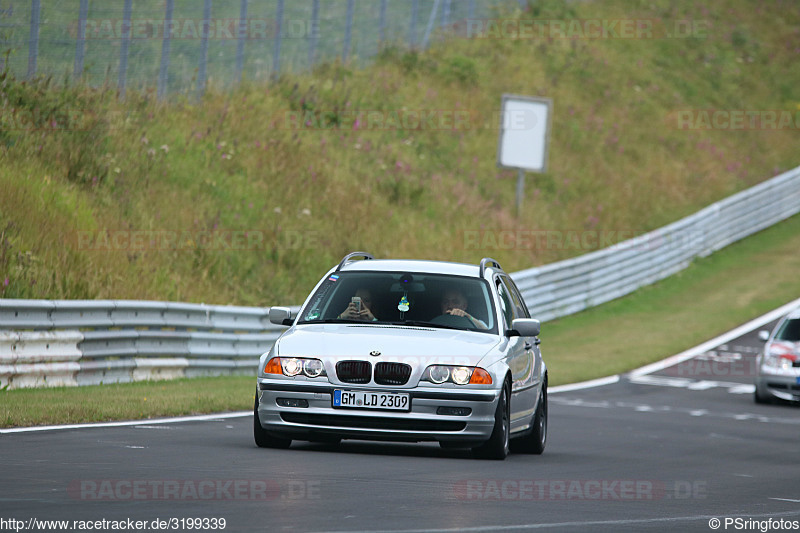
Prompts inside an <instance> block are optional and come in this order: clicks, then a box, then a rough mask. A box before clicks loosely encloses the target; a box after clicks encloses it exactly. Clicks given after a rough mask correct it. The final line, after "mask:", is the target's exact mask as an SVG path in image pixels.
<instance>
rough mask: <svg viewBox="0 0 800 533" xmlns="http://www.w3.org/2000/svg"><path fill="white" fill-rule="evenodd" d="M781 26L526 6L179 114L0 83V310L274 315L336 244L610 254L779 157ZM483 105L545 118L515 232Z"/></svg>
mask: <svg viewBox="0 0 800 533" xmlns="http://www.w3.org/2000/svg"><path fill="white" fill-rule="evenodd" d="M526 21H528V22H526ZM534 22H536V23H538V24H539V25H538V26H537V25H536V24H534ZM492 24H494V25H492ZM542 24H543V25H544V28H545V33H544V34H541V35H538V34H536V33H534V34H533V35H522V36H520V35H515V34H514V33H515V32H514V29H515V28H516V29H517V30H520V29H522V28H529V27H532V28H541V27H542ZM629 24H633V25H634V26H635V27H637V28H640V29H643V30H644V31H643V32H640V33H639V34H637V33H636V32H635V31H634V33H633V35H632V36H628V35H627V33H626V30H625V29H624V28H625V26H626V25H629ZM465 25H466V27H465ZM598 27H599V28H601V30H600V31H601V34H599V37H598V36H597V35H595V34H593V33H592V32H594V31H595V29H596V28H598ZM602 28H606V29H607V30H608V29H609V28H611V31H610V33H608V34H606V35H603V34H602ZM648 28H650V33H649V34H648V33H647V31H646V30H647V29H648ZM798 28H800V4H798V3H795V2H791V1H780V0H769V1H764V2H759V3H753V2H750V1H748V0H725V1H720V2H713V3H710V4H705V5H702V4H697V3H695V2H692V1H690V0H670V1H666V0H652V1H647V2H644V1H637V2H631V1H623V0H608V1H603V2H564V1H555V0H537V1H536V2H535V3H533V5H532V7H531V8H529V9H528V10H525V11H519V10H518V11H514V12H509V13H499V14H498V15H497V19H496V20H494V21H490V22H485V23H483V24H482V25H481V27H480V29H476V27H475V26H473V27H469V23H462V24H457V25H455V26H454V28H453V30H452V34H451V35H450V37H449V38H447V39H438V40H437V41H436V42H435V44H434V45H433V46H432V47H431V48H430V49H429V50H427V51H424V52H422V51H414V50H411V51H409V50H405V49H402V48H400V47H395V46H391V45H388V46H386V48H385V49H384V50H383V51H382V52H381V53H380V54H379V55H378V56H377V57H376V59H375V61H374V63H373V64H372V65H371V66H369V67H367V68H364V69H358V68H355V67H353V66H351V65H347V64H340V63H330V64H325V65H322V66H319V67H317V68H316V69H315V70H314V71H313V72H309V73H300V74H293V75H285V76H283V77H281V78H280V79H278V80H276V81H274V82H272V83H269V84H261V83H244V84H243V85H242V86H241V87H239V88H238V89H236V90H234V91H222V90H215V89H214V88H213V87H212V88H211V90H209V92H208V93H207V95H206V96H205V97H204V98H203V99H202V100H201V101H196V100H194V99H193V98H192V97H188V96H187V97H181V96H178V97H175V98H173V99H172V100H171V101H169V102H168V103H159V102H157V100H156V98H155V94H154V93H152V92H148V93H140V94H137V93H135V92H133V91H129V92H128V94H127V96H126V98H125V99H124V100H121V101H120V100H119V99H118V98H117V94H116V92H115V91H114V90H112V89H109V88H105V87H99V88H88V87H84V86H66V87H65V86H63V85H62V84H60V83H56V81H57V80H53V79H48V78H44V79H38V80H33V81H30V82H22V81H19V80H15V79H14V78H13V77H12V76H11V75H10V74H9V73H4V74H0V297H3V298H55V299H60V298H120V299H128V298H131V299H154V300H181V301H192V302H205V303H215V304H228V303H230V304H240V305H274V304H296V303H299V302H300V301H302V299H303V298H304V297H305V295H306V294H307V292H308V291H309V290H310V288H311V287H312V286H313V284H314V283H315V282H316V281H317V280H318V278H319V276H320V275H321V274H322V273H323V272H324V270H325V269H327V268H328V267H329V266H330V265H332V264H333V263H334V262H336V261H338V260H339V259H340V258H341V257H342V256H343V255H344V254H345V253H347V252H348V251H352V250H367V251H370V252H372V253H373V254H375V255H376V256H379V257H404V258H436V259H444V260H455V261H467V262H477V261H479V260H480V258H481V257H483V256H486V255H489V256H492V257H495V258H496V259H498V260H499V261H500V262H501V264H503V266H504V268H505V269H506V270H507V271H514V270H518V269H522V268H526V267H529V266H533V265H539V264H544V263H548V262H552V261H555V260H558V259H563V258H566V257H569V256H574V255H578V254H581V253H585V252H588V251H590V250H591V249H592V246H593V244H592V243H591V242H590V243H588V244H580V245H575V244H574V242H575V241H570V240H568V239H566V238H561V239H559V238H556V239H552V240H549V241H545V242H539V241H534V242H530V241H526V242H522V241H516V242H514V241H509V240H507V239H506V240H502V239H503V238H505V237H508V236H509V235H510V236H512V237H513V236H519V235H520V234H522V233H524V232H526V231H541V232H549V234H550V235H555V236H556V237H558V236H562V237H564V236H566V235H568V234H569V232H573V233H576V234H581V232H587V231H588V232H597V233H596V234H599V235H603V236H605V238H614V236H617V237H621V238H626V237H629V236H631V234H635V233H642V232H645V231H648V230H651V229H654V228H656V227H659V226H661V225H664V224H666V223H668V222H670V221H673V220H676V219H678V218H680V217H683V216H686V215H688V214H690V213H692V212H694V211H696V210H698V209H699V208H701V207H703V206H705V205H707V204H709V203H711V202H714V201H716V200H719V199H721V198H724V197H726V196H728V195H730V194H732V193H734V192H737V191H739V190H742V189H745V188H747V187H750V186H752V185H754V184H756V183H759V182H761V181H763V180H765V179H768V178H770V177H772V176H773V175H775V174H777V173H779V172H782V171H784V170H787V169H789V168H792V167H794V166H796V165H798V164H800V161H799V160H798V155H797V154H798V151H797V134H798V132H797V128H798V126H800V118H798V115H800V92H798V89H797V87H800V71H799V70H798V69H797V68H796V65H797V61H798V59H800V30H798ZM562 30H563V34H562V33H559V32H561V31H562ZM517 33H519V32H517ZM593 37H598V38H593ZM504 93H516V94H523V95H531V96H547V97H550V98H552V99H553V102H554V115H553V123H552V128H553V129H552V138H551V145H550V161H549V169H548V172H547V173H546V174H539V175H533V174H529V175H528V178H527V183H526V189H525V193H526V196H525V199H524V211H523V213H522V214H521V215H520V216H519V217H517V216H516V215H515V212H514V194H515V180H516V172H514V171H508V170H502V169H498V168H497V166H496V150H497V135H498V131H497V123H498V121H499V119H498V109H499V104H500V99H501V96H502V94H504ZM715 112H722V115H721V116H722V117H723V119H727V120H728V121H731V120H733V118H734V117H735V116H736V115H735V114H736V113H741V114H742V116H744V117H746V119H745V122H744V124H745V125H744V126H742V127H737V126H736V125H735V124H734V123H733V122H726V121H725V120H723V121H720V120H717V121H716V122H714V120H715V117H718V115H715V114H714V113H715ZM770 112H775V113H777V114H778V116H779V117H784V118H786V117H790V118H791V121H793V122H792V123H791V124H786V123H785V122H784V123H781V122H780V121H779V122H778V123H776V124H775V125H771V123H770V122H769V119H768V114H769V113H770ZM748 113H749V114H748ZM418 116H423V117H425V120H423V121H421V122H420V123H419V124H418V123H417V122H415V120H416V117H418ZM751 116H752V117H755V118H753V119H752V120H753V121H752V122H751V121H750V119H749V118H748V117H751ZM476 234H477V235H480V236H481V239H480V240H479V241H478V243H477V244H476V243H475V241H474V240H472V239H471V237H470V236H474V235H476ZM504 236H505V237H504Z"/></svg>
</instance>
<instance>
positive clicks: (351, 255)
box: [336, 252, 375, 272]
mask: <svg viewBox="0 0 800 533" xmlns="http://www.w3.org/2000/svg"><path fill="white" fill-rule="evenodd" d="M354 257H363V258H364V259H375V258H374V257H373V256H372V254H368V253H367V252H353V253H349V254H347V255H346V256H344V259H342V261H341V262H340V263H339V266H337V267H336V272H338V271H340V270H341V269H342V267H343V266H344V265H345V264H347V262H348V261H350V259H352V258H354Z"/></svg>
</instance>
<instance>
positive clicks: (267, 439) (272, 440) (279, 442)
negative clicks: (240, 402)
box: [253, 391, 292, 449]
mask: <svg viewBox="0 0 800 533" xmlns="http://www.w3.org/2000/svg"><path fill="white" fill-rule="evenodd" d="M253 438H254V439H255V441H256V446H258V447H259V448H282V449H286V448H288V447H289V446H291V445H292V440H291V439H281V438H279V437H273V436H272V435H270V434H269V433H267V431H266V430H265V429H264V428H263V427H261V421H260V420H259V419H258V391H256V401H255V405H254V406H253Z"/></svg>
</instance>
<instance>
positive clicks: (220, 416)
mask: <svg viewBox="0 0 800 533" xmlns="http://www.w3.org/2000/svg"><path fill="white" fill-rule="evenodd" d="M252 415H253V411H239V412H235V413H222V414H216V415H196V416H180V417H173V418H156V419H153V420H126V421H124V422H99V423H96V424H65V425H63V426H35V427H29V428H9V429H0V434H3V433H31V432H34V431H55V430H57V429H93V428H94V429H97V428H117V427H125V426H143V425H144V424H147V425H152V424H174V423H177V422H207V421H213V420H224V419H228V418H242V417H245V416H252Z"/></svg>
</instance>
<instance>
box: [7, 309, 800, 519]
mask: <svg viewBox="0 0 800 533" xmlns="http://www.w3.org/2000/svg"><path fill="white" fill-rule="evenodd" d="M773 323H774V322H773ZM771 326H772V324H769V325H768V326H765V327H771ZM758 329H763V328H758ZM543 338H544V343H543V350H544V353H545V357H546V353H547V352H546V337H543ZM760 344H761V342H760V341H759V340H758V338H757V336H756V333H755V332H749V333H746V334H744V335H742V336H739V337H738V338H735V339H732V340H729V341H726V342H724V343H722V344H721V345H718V346H714V347H713V348H711V349H708V350H704V351H702V353H699V354H698V355H696V356H695V357H693V358H691V359H688V360H686V361H684V362H681V363H679V364H676V365H672V366H666V367H665V368H656V369H655V371H653V372H651V373H647V374H644V373H641V372H639V373H636V374H632V375H628V376H621V377H620V378H619V379H618V380H617V381H615V382H612V383H609V384H606V385H601V386H595V387H591V388H583V389H577V390H571V391H563V392H558V393H554V394H551V395H550V428H549V430H550V434H549V437H548V438H549V442H548V445H547V450H546V451H545V453H544V455H542V456H525V455H511V456H510V457H509V458H508V459H506V460H505V461H503V462H493V461H478V460H474V459H472V458H471V457H470V456H469V454H468V453H467V452H464V451H460V450H443V449H441V448H439V446H438V445H434V444H393V443H372V442H360V441H344V442H343V443H342V444H341V445H339V446H338V447H334V446H329V445H319V444H307V443H297V442H295V443H294V444H293V445H292V447H291V449H289V450H266V449H259V448H256V447H255V445H254V444H253V438H252V417H251V416H235V417H231V418H211V419H208V420H199V421H189V422H171V423H155V422H153V421H145V422H141V423H139V424H137V425H130V426H122V427H94V428H89V429H61V430H52V431H36V432H14V433H4V434H1V435H0V465H2V466H1V470H0V471H1V472H2V475H1V476H0V487H1V488H0V530H18V531H41V530H45V528H44V527H43V526H44V525H45V524H36V523H34V522H32V520H68V521H70V523H69V527H68V528H67V530H70V531H80V530H85V529H82V528H88V527H93V528H95V529H102V530H110V529H111V528H112V527H114V526H119V527H125V528H129V527H130V526H131V525H132V524H133V525H134V526H135V525H136V524H135V521H143V522H144V524H139V525H143V526H144V528H143V529H140V530H142V531H157V530H160V529H169V530H173V531H178V530H180V531H186V530H191V529H195V530H197V529H202V530H214V526H215V525H216V526H217V528H216V529H217V530H222V528H221V527H220V526H221V522H219V521H215V519H225V529H224V530H225V531H276V532H280V531H348V532H352V531H392V532H397V531H528V530H545V531H548V530H552V531H587V530H588V531H609V532H610V531H637V532H638V531H664V530H670V531H713V529H712V528H711V527H710V524H711V525H717V524H719V528H718V529H717V530H718V531H781V530H787V529H786V526H789V529H788V530H792V529H791V527H792V526H793V525H796V526H797V529H794V530H800V484H799V483H798V474H799V473H800V408H797V407H793V406H787V405H766V406H765V405H756V404H755V403H754V402H753V394H752V391H753V387H752V380H753V371H754V358H755V353H756V351H757V349H758V347H759V345H760ZM612 381H613V380H612ZM54 408H57V406H54ZM198 518H207V519H208V520H206V521H205V522H203V521H198V520H195V519H198ZM129 519H130V520H131V522H128V520H129ZM169 519H177V520H173V521H172V522H167V521H168V520H169ZM181 519H183V521H181ZM714 519H719V520H720V522H719V523H715V522H714ZM726 519H728V523H727V527H726ZM737 519H738V520H739V521H738V522H735V520H737ZM770 519H772V523H771V524H770V523H769V522H768V521H769V520H770ZM11 520H14V521H17V522H11ZM102 520H106V522H99V523H77V524H75V523H73V521H102ZM155 520H163V521H165V522H162V523H157V522H156V523H154V521H155ZM781 520H783V525H784V529H779V528H780V526H781V522H780V521H781ZM111 521H124V522H121V523H112V522H111ZM792 522H794V524H792ZM765 526H767V527H771V528H770V529H764V527H765Z"/></svg>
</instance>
